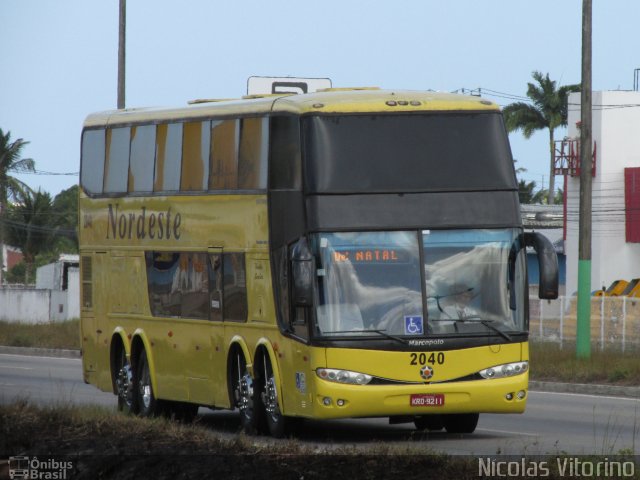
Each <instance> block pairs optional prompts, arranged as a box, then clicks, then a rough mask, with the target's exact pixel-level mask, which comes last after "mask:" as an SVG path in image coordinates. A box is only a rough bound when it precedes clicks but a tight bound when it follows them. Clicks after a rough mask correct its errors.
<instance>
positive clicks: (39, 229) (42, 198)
mask: <svg viewBox="0 0 640 480" xmlns="http://www.w3.org/2000/svg"><path fill="white" fill-rule="evenodd" d="M52 213H53V201H52V200H51V195H49V194H48V193H47V192H42V191H41V190H38V191H37V192H33V191H32V190H31V189H29V190H26V191H25V192H24V193H22V194H20V197H19V198H18V202H17V203H16V204H14V205H10V206H9V209H8V215H7V216H6V223H7V225H8V228H7V233H8V235H7V238H8V239H9V240H10V241H11V244H12V245H14V246H15V247H18V248H20V250H22V255H23V256H24V263H25V283H27V284H28V283H31V282H32V281H33V268H34V264H35V261H36V255H38V254H39V253H40V252H41V251H43V250H45V249H46V248H47V247H49V245H50V243H51V241H52V233H53V231H54V229H53V228H51V225H50V217H51V214H52Z"/></svg>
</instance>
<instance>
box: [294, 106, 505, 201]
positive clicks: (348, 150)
mask: <svg viewBox="0 0 640 480" xmlns="http://www.w3.org/2000/svg"><path fill="white" fill-rule="evenodd" d="M303 128H304V140H305V153H306V155H305V164H306V169H305V182H306V187H307V189H308V190H309V191H310V192H318V193H359V192H362V193H373V192H378V193H407V192H430V191H431V192H437V191H469V190H514V189H517V185H516V178H515V172H514V168H513V160H512V157H511V151H510V148H509V143H508V139H507V133H506V131H505V128H504V125H503V123H502V116H501V115H500V114H499V113H489V114H487V113H474V112H468V113H459V112H456V113H436V114H405V115H342V116H340V115H336V116H315V117H309V118H306V119H304V120H303Z"/></svg>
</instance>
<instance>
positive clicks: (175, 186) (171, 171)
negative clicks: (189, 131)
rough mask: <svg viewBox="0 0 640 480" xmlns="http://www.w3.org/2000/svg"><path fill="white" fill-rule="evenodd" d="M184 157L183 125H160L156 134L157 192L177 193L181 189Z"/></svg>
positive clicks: (155, 184)
mask: <svg viewBox="0 0 640 480" xmlns="http://www.w3.org/2000/svg"><path fill="white" fill-rule="evenodd" d="M181 156H182V124H181V123H170V124H164V125H158V129H157V133H156V178H155V182H154V186H153V190H154V191H155V192H162V191H169V192H175V191H178V190H179V189H180V161H181Z"/></svg>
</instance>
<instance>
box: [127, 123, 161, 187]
mask: <svg viewBox="0 0 640 480" xmlns="http://www.w3.org/2000/svg"><path fill="white" fill-rule="evenodd" d="M155 152H156V127H155V125H146V126H139V127H132V128H131V160H130V162H129V192H152V191H153V170H154V166H153V161H154V158H155Z"/></svg>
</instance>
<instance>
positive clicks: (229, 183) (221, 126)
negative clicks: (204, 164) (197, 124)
mask: <svg viewBox="0 0 640 480" xmlns="http://www.w3.org/2000/svg"><path fill="white" fill-rule="evenodd" d="M238 133H239V132H238V121H237V120H225V121H212V122H211V169H210V171H211V175H210V177H209V188H210V189H212V190H232V189H236V188H238Z"/></svg>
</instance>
